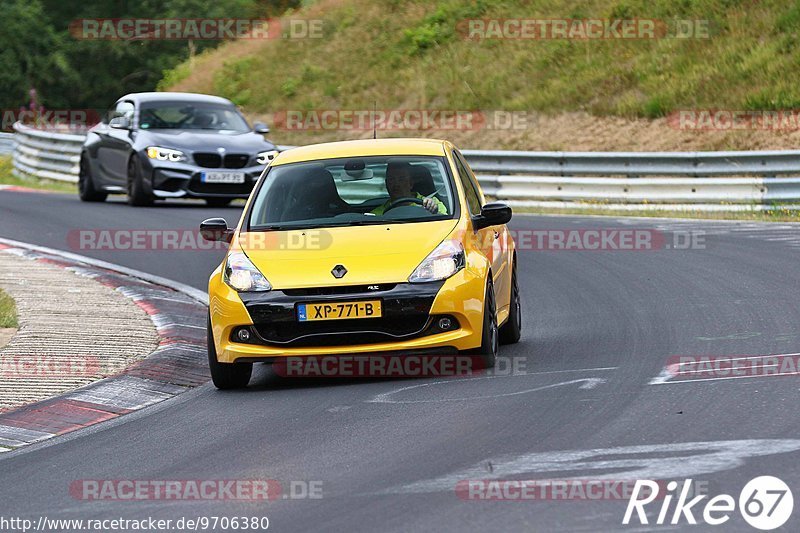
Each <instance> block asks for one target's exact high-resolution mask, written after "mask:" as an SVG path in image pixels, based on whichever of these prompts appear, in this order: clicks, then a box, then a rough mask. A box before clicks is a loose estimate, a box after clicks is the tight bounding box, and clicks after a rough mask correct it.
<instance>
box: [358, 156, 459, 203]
mask: <svg viewBox="0 0 800 533" xmlns="http://www.w3.org/2000/svg"><path fill="white" fill-rule="evenodd" d="M412 185H413V181H412V179H411V164H410V163H407V162H405V161H402V162H397V161H393V162H391V163H389V164H388V165H387V166H386V190H387V191H388V192H389V199H388V200H386V202H384V203H383V204H382V205H379V206H378V207H376V208H375V209H373V210H372V211H371V212H372V213H374V214H376V215H382V214H384V213H385V212H386V210H387V208H388V207H389V206H390V205H392V203H394V202H396V201H397V200H400V199H401V198H408V199H411V198H416V199H418V200H421V201H422V207H424V208H425V209H427V210H428V211H430V212H431V213H434V214H437V213H438V214H440V215H446V214H447V207H445V205H444V204H443V203H442V202H441V200H439V199H438V198H435V197H425V196H422V195H421V194H419V193H414V192H412V191H411V187H412ZM397 205H419V204H417V203H416V202H413V201H411V200H409V202H408V203H405V202H402V203H400V204H397Z"/></svg>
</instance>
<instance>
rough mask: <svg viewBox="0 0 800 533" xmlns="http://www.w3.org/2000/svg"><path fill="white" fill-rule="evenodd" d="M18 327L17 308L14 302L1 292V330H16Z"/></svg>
mask: <svg viewBox="0 0 800 533" xmlns="http://www.w3.org/2000/svg"><path fill="white" fill-rule="evenodd" d="M17 325H18V324H17V308H16V305H15V304H14V300H12V299H11V297H10V296H9V295H7V294H6V293H5V292H3V291H0V328H15V327H17Z"/></svg>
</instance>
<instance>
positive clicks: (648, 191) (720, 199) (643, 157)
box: [463, 150, 800, 211]
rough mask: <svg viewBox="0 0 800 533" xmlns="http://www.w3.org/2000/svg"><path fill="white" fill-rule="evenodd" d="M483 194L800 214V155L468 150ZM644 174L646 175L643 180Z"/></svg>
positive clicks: (557, 202) (530, 201)
mask: <svg viewBox="0 0 800 533" xmlns="http://www.w3.org/2000/svg"><path fill="white" fill-rule="evenodd" d="M463 154H464V157H465V158H466V159H467V161H468V162H469V164H470V167H472V169H473V171H474V172H475V174H476V175H477V176H478V180H479V181H480V183H481V187H482V188H483V190H484V192H485V193H486V194H488V195H490V196H493V197H496V198H498V199H502V200H503V201H505V202H507V203H508V204H510V205H514V206H524V207H550V208H586V207H592V208H598V209H615V210H638V209H646V210H676V209H677V210H698V211H699V210H702V211H734V210H765V209H776V208H785V209H800V205H792V204H791V203H790V204H787V205H777V206H776V204H780V203H782V202H798V201H800V150H786V151H752V152H513V151H493V150H464V151H463ZM641 176H646V177H641Z"/></svg>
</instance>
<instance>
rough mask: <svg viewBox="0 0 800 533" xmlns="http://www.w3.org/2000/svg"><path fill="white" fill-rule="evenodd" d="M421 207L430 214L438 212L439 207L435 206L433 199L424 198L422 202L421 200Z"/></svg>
mask: <svg viewBox="0 0 800 533" xmlns="http://www.w3.org/2000/svg"><path fill="white" fill-rule="evenodd" d="M422 207H424V208H425V209H427V210H428V211H430V212H431V213H438V212H439V206H438V205H436V200H434V199H433V198H425V199H424V200H422Z"/></svg>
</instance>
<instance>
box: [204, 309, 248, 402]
mask: <svg viewBox="0 0 800 533" xmlns="http://www.w3.org/2000/svg"><path fill="white" fill-rule="evenodd" d="M206 330H207V341H206V342H207V343H208V367H209V368H210V369H211V381H213V382H214V386H215V387H216V388H218V389H220V390H230V389H243V388H245V387H247V384H248V383H249V382H250V376H251V374H252V373H253V363H220V362H219V361H217V348H216V346H214V335H213V334H212V333H211V317H209V318H208V322H207V325H206Z"/></svg>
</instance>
